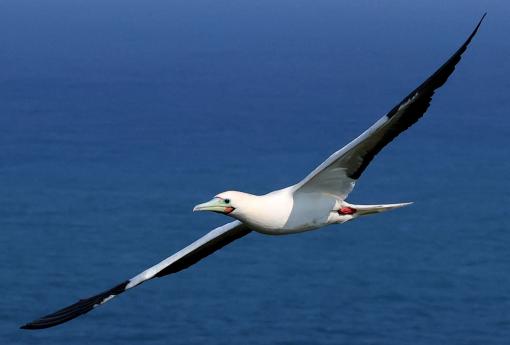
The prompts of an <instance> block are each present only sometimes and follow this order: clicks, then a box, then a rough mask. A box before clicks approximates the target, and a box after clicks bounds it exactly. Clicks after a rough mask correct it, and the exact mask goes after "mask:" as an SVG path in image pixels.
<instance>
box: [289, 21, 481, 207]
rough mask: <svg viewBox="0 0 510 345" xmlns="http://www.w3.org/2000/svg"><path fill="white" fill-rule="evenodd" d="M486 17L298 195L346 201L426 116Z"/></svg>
mask: <svg viewBox="0 0 510 345" xmlns="http://www.w3.org/2000/svg"><path fill="white" fill-rule="evenodd" d="M485 15H486V14H484V15H483V16H482V18H481V19H480V21H479V22H478V24H477V25H476V27H475V29H474V30H473V32H472V33H471V35H469V37H468V39H467V40H466V41H465V42H464V44H462V46H461V47H460V48H459V49H458V50H457V51H456V52H455V53H454V54H453V55H452V56H451V57H450V58H449V59H448V61H446V62H445V63H444V64H443V65H442V66H441V67H439V69H438V70H437V71H436V72H434V74H432V75H431V76H430V77H429V78H428V79H427V80H425V81H424V82H423V83H422V84H421V85H420V86H418V87H417V88H416V89H415V90H413V91H412V92H411V93H410V94H409V95H407V97H405V98H404V99H403V100H402V101H401V102H400V103H399V104H397V105H396V106H395V107H394V108H393V109H391V110H390V112H389V113H388V114H386V115H385V116H383V117H382V118H380V119H379V120H378V121H377V122H376V123H375V124H374V125H372V126H371V127H370V128H369V129H367V130H366V131H365V132H363V133H362V134H361V135H360V136H359V137H357V138H356V139H354V140H353V141H351V142H350V143H349V144H347V145H346V146H344V147H343V148H342V149H340V150H339V151H337V152H335V153H333V154H332V155H331V156H330V157H329V158H328V159H326V160H325V161H324V162H323V163H322V164H321V165H319V166H318V167H317V168H316V169H315V170H313V171H312V172H311V173H310V174H309V175H308V176H307V177H306V178H305V179H303V180H302V181H301V182H299V183H298V184H296V185H295V187H294V188H295V191H303V192H307V191H325V192H328V193H331V194H335V195H337V196H339V197H342V198H344V199H345V198H346V197H347V195H348V194H349V193H350V192H351V191H352V188H353V187H354V183H355V181H356V180H357V179H358V178H359V177H360V176H361V174H362V173H363V171H365V169H366V168H367V166H368V165H369V164H370V162H371V161H372V159H373V158H374V157H375V156H376V155H377V154H378V153H379V152H380V151H381V150H382V149H383V148H384V147H385V146H386V145H387V144H389V143H390V142H391V141H392V140H393V139H395V138H396V137H397V136H398V135H399V134H400V133H402V132H404V131H405V130H406V129H407V128H409V127H410V126H412V125H413V124H414V123H416V122H417V121H418V120H419V119H420V118H421V117H422V116H423V115H424V114H425V112H426V111H427V109H428V107H429V105H430V101H431V100H432V96H433V95H434V92H435V91H436V90H437V89H438V88H440V87H441V86H442V85H443V84H444V83H445V82H446V80H448V77H449V76H450V75H451V74H452V73H453V71H454V70H455V66H456V65H457V63H458V62H459V61H460V60H461V57H462V54H463V53H464V52H465V51H466V49H467V47H468V45H469V43H470V42H471V40H472V39H473V37H474V36H475V35H476V33H477V32H478V29H479V27H480V25H481V24H482V21H483V19H484V18H485Z"/></svg>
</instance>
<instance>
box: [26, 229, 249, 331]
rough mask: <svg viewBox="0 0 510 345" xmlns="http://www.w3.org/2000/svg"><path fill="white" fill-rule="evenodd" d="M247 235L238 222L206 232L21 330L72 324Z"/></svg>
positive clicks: (246, 230) (246, 231)
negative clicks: (124, 295)
mask: <svg viewBox="0 0 510 345" xmlns="http://www.w3.org/2000/svg"><path fill="white" fill-rule="evenodd" d="M250 232H251V230H250V229H248V227H246V226H245V225H244V224H243V223H241V222H239V221H234V222H231V223H228V224H225V225H223V226H220V227H218V228H216V229H214V230H212V231H210V232H209V233H208V234H206V235H205V236H203V237H201V238H199V239H198V240H196V241H195V242H193V243H192V244H190V245H189V246H187V247H186V248H183V249H181V250H180V251H178V252H177V253H175V254H174V255H172V256H170V257H168V258H166V259H165V260H163V261H161V262H160V263H159V264H157V265H154V266H152V267H150V268H148V269H146V270H145V271H143V272H142V273H140V274H138V275H136V276H134V277H133V278H131V279H129V280H127V281H125V282H123V283H121V284H119V285H117V286H115V287H113V288H111V289H109V290H107V291H104V292H102V293H100V294H97V295H95V296H92V297H89V298H85V299H81V300H79V301H78V302H76V303H74V304H72V305H70V306H68V307H66V308H63V309H60V310H58V311H56V312H54V313H52V314H49V315H46V316H43V317H42V318H40V319H37V320H35V321H32V322H30V323H27V324H26V325H23V326H21V328H23V329H41V328H48V327H53V326H56V325H59V324H61V323H64V322H67V321H69V320H72V319H74V318H75V317H78V316H80V315H82V314H85V313H87V312H89V311H91V310H92V309H94V308H95V307H98V306H100V305H101V304H104V303H106V302H108V301H109V300H110V299H112V298H113V297H115V296H117V295H119V294H121V293H123V292H124V291H126V290H128V289H131V288H133V287H135V286H137V285H140V284H142V283H143V282H145V281H147V280H149V279H152V278H155V277H157V278H159V277H163V276H165V275H168V274H172V273H176V272H179V271H181V270H184V269H186V268H188V267H189V266H191V265H193V264H195V263H197V262H198V261H200V260H202V259H203V258H205V257H206V256H208V255H210V254H212V253H214V252H215V251H217V250H218V249H220V248H223V247H224V246H226V245H227V244H229V243H230V242H232V241H235V240H237V239H239V238H241V237H243V236H245V235H247V234H248V233H250Z"/></svg>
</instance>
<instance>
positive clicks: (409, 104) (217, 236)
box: [22, 15, 485, 329]
mask: <svg viewBox="0 0 510 345" xmlns="http://www.w3.org/2000/svg"><path fill="white" fill-rule="evenodd" d="M484 17H485V15H484ZM482 20H483V17H482ZM482 20H480V22H479V23H478V25H477V26H476V28H475V29H474V31H473V32H472V33H471V35H470V36H469V37H468V39H467V40H466V41H465V42H464V44H463V45H462V46H461V47H460V48H459V49H458V50H457V51H456V52H455V53H454V54H453V55H452V56H451V57H450V58H449V59H448V60H447V61H446V63H444V64H443V65H442V66H441V67H440V68H439V69H438V70H437V71H436V72H435V73H433V74H432V75H431V76H430V77H429V78H428V79H427V80H426V81H425V82H423V83H422V84H421V85H420V86H418V87H417V88H416V89H415V90H413V91H412V92H411V93H410V94H409V95H408V96H406V97H405V98H404V99H403V100H402V101H401V102H400V103H398V104H397V105H396V106H395V107H394V108H393V109H391V110H390V111H389V112H388V113H387V114H386V115H385V116H383V117H382V118H380V119H379V120H378V121H377V122H375V124H374V125H372V126H371V127H370V128H369V129H367V130H366V131H365V132H364V133H362V134H361V135H360V136H359V137H357V138H356V139H354V140H353V141H351V142H350V143H349V144H347V145H346V146H344V147H343V148H341V149H340V150H338V151H336V152H335V153H333V154H332V155H331V156H330V157H329V158H328V159H326V160H325V161H324V162H323V163H322V164H320V165H319V166H318V167H317V168H315V169H314V170H313V171H312V172H311V173H310V174H309V175H308V176H306V177H305V178H304V179H303V180H302V181H300V182H298V183H296V184H295V185H292V186H290V187H287V188H284V189H280V190H276V191H273V192H271V193H268V194H265V195H260V196H257V195H252V194H248V193H243V192H235V191H229V192H223V193H220V194H218V195H216V196H215V197H214V198H213V199H212V200H211V201H209V202H206V203H203V204H200V205H197V206H196V207H195V210H196V211H213V212H218V213H222V214H225V215H228V216H230V217H233V218H235V219H236V220H235V221H233V222H231V223H228V224H225V225H223V226H220V227H218V228H216V229H214V230H212V231H210V232H209V233H207V234H206V235H205V236H203V237H201V238H200V239H198V240H197V241H195V242H193V243H192V244H190V245H189V246H187V247H185V248H184V249H182V250H180V251H179V252H177V253H175V254H173V255H172V256H170V257H168V258H166V259H165V260H163V261H161V262H160V263H158V264H156V265H154V266H152V267H150V268H148V269H147V270H145V271H143V272H141V273H140V274H138V275H136V276H134V277H133V278H131V279H129V280H127V281H125V282H123V283H120V284H118V285H116V286H115V287H113V288H111V289H109V290H107V291H104V292H102V293H100V294H97V295H95V296H92V297H90V298H86V299H82V300H79V301H78V302H77V303H75V304H73V305H70V306H68V307H66V308H63V309H61V310H58V311H57V312H55V313H52V314H49V315H46V316H44V317H42V318H40V319H38V320H36V321H34V322H31V323H28V324H26V325H24V326H22V328H25V329H40V328H48V327H52V326H55V325H58V324H61V323H63V322H66V321H69V320H71V319H74V318H75V317H77V316H79V315H82V314H84V313H87V312H89V311H90V310H92V309H93V308H95V307H97V306H99V305H101V304H104V303H105V302H107V301H109V300H111V299H112V298H113V297H115V296H117V295H119V294H121V293H123V292H124V291H126V290H128V289H131V288H133V287H135V286H138V285H140V284H142V283H144V282H145V281H148V280H150V279H152V278H159V277H163V276H166V275H169V274H173V273H176V272H179V271H181V270H183V269H186V268H188V267H189V266H191V265H193V264H195V263H196V262H198V261H200V260H201V259H203V258H204V257H206V256H208V255H210V254H212V253H213V252H215V251H216V250H218V249H221V248H223V247H224V246H226V245H227V244H229V243H231V242H232V241H234V240H236V239H239V238H241V237H243V236H245V235H247V234H248V233H250V232H251V231H252V230H254V231H257V232H260V233H263V234H269V235H285V234H292V233H298V232H303V231H308V230H313V229H319V228H322V227H324V226H326V225H329V224H338V223H345V222H347V221H350V220H352V219H355V218H358V217H361V216H364V215H368V214H373V213H379V212H384V211H388V210H392V209H395V208H399V207H403V206H406V205H408V204H409V203H400V204H382V205H354V204H351V203H349V202H347V201H346V198H347V196H348V195H349V193H350V192H351V191H352V189H353V188H354V185H355V183H356V181H357V180H358V178H359V177H360V176H361V174H362V173H363V171H364V170H365V169H366V168H367V166H368V165H369V163H370V162H371V161H372V159H373V158H374V157H375V155H377V153H379V151H381V149H382V148H384V146H386V145H387V144H388V143H389V142H391V141H392V140H393V139H395V138H396V137H397V136H398V135H399V134H400V133H402V132H403V131H405V130H406V129H407V128H409V127H410V126H411V125H413V124H414V123H415V122H417V121H418V120H419V119H420V118H421V117H422V116H423V115H424V114H425V112H426V111H427V109H428V107H429V105H430V101H431V100H432V96H433V95H434V92H435V91H436V90H437V89H438V88H439V87H441V86H442V85H443V84H444V83H445V82H446V80H447V79H448V77H449V76H450V75H451V74H452V73H453V71H454V69H455V66H456V65H457V63H458V62H459V61H460V59H461V56H462V54H463V53H464V51H465V50H466V48H467V46H468V44H469V43H470V42H471V40H472V38H473V37H474V35H475V34H476V32H477V31H478V28H479V27H480V24H481V22H482Z"/></svg>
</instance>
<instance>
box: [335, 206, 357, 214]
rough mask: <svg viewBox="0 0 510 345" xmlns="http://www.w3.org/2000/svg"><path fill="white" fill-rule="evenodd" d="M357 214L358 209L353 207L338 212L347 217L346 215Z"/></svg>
mask: <svg viewBox="0 0 510 345" xmlns="http://www.w3.org/2000/svg"><path fill="white" fill-rule="evenodd" d="M354 213H356V209H355V208H352V207H342V208H341V209H339V210H338V214H340V215H345V214H354Z"/></svg>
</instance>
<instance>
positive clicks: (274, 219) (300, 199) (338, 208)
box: [195, 186, 410, 235]
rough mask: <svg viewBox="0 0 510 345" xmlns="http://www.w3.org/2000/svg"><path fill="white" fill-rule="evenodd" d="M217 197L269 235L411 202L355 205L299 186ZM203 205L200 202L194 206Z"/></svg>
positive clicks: (318, 227)
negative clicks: (260, 192)
mask: <svg viewBox="0 0 510 345" xmlns="http://www.w3.org/2000/svg"><path fill="white" fill-rule="evenodd" d="M217 198H220V199H223V200H224V199H230V200H231V203H232V204H233V206H234V207H235V210H234V211H233V212H231V213H230V215H231V216H232V217H234V218H236V219H238V220H240V221H241V222H243V223H244V224H246V225H247V226H248V227H249V228H250V229H252V230H254V231H257V232H260V233H263V234H266V235H287V234H293V233H298V232H303V231H309V230H315V229H320V228H322V227H324V226H326V225H330V224H341V223H345V222H347V221H349V220H352V219H354V218H356V217H358V216H361V215H367V214H371V213H379V212H384V211H389V210H392V209H395V208H398V207H403V206H406V205H409V204H410V203H400V204H383V205H353V204H349V203H348V202H346V201H345V200H342V198H340V197H338V196H335V195H332V194H328V193H322V192H320V191H316V192H301V191H299V190H298V189H297V188H296V186H290V187H287V188H284V189H279V190H275V191H273V192H271V193H268V194H265V195H253V194H248V193H243V192H236V191H229V192H224V193H221V194H219V195H218V196H217ZM234 200H235V201H234ZM234 203H235V204H234ZM200 207H201V206H200V205H198V206H197V207H196V208H195V210H199V208H200Z"/></svg>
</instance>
